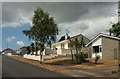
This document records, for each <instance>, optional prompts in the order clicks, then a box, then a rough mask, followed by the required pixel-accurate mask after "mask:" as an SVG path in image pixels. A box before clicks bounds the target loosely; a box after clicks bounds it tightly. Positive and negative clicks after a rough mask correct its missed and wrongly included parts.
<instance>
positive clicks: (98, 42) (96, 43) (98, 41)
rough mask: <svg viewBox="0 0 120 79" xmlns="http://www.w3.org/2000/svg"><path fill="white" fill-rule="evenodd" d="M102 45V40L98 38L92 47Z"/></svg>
mask: <svg viewBox="0 0 120 79" xmlns="http://www.w3.org/2000/svg"><path fill="white" fill-rule="evenodd" d="M98 45H102V38H98V39H97V40H95V41H94V42H93V43H92V46H98Z"/></svg>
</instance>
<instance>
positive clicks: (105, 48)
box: [102, 37, 120, 59]
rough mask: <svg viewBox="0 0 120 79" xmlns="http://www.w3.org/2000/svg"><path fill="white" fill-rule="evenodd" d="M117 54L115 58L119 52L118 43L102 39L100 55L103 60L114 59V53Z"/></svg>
mask: <svg viewBox="0 0 120 79" xmlns="http://www.w3.org/2000/svg"><path fill="white" fill-rule="evenodd" d="M115 51H116V52H117V56H118V52H119V51H120V50H119V41H118V40H115V39H110V38H107V37H102V55H103V58H106V59H114V58H115V54H114V52H115Z"/></svg>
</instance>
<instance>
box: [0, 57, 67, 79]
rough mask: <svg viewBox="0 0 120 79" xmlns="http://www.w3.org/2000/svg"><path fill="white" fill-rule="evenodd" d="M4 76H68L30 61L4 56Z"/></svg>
mask: <svg viewBox="0 0 120 79" xmlns="http://www.w3.org/2000/svg"><path fill="white" fill-rule="evenodd" d="M2 77H67V76H66V75H63V74H61V73H57V72H54V71H50V70H47V69H44V68H41V67H37V66H34V65H31V64H28V63H24V62H20V61H18V60H15V59H11V58H9V57H7V56H3V57H2Z"/></svg>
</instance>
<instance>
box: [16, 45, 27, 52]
mask: <svg viewBox="0 0 120 79" xmlns="http://www.w3.org/2000/svg"><path fill="white" fill-rule="evenodd" d="M22 49H27V47H26V46H23V47H21V48H19V49H17V50H22ZM17 50H16V51H17Z"/></svg>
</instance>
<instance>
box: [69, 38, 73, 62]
mask: <svg viewBox="0 0 120 79" xmlns="http://www.w3.org/2000/svg"><path fill="white" fill-rule="evenodd" d="M69 45H70V52H71V56H72V62H73V52H72V47H73V45H74V42H73V41H72V40H71V39H70V43H69Z"/></svg>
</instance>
